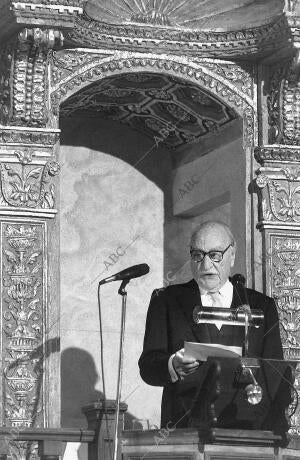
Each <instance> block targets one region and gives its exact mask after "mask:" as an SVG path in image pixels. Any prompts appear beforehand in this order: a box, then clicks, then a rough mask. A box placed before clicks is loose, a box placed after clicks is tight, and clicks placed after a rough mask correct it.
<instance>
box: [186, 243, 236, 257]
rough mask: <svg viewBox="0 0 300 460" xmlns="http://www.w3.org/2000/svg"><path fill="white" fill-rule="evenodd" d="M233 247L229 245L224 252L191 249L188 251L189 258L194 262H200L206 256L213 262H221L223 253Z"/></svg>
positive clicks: (231, 244)
mask: <svg viewBox="0 0 300 460" xmlns="http://www.w3.org/2000/svg"><path fill="white" fill-rule="evenodd" d="M230 246H233V243H230V244H229V246H227V248H226V249H224V251H209V252H205V251H201V250H200V249H192V248H191V250H190V254H191V258H192V260H193V261H194V262H202V261H203V260H204V257H205V256H208V257H209V258H210V259H211V260H212V261H213V262H221V260H223V256H224V254H225V252H226V251H227V250H228V249H229V248H230Z"/></svg>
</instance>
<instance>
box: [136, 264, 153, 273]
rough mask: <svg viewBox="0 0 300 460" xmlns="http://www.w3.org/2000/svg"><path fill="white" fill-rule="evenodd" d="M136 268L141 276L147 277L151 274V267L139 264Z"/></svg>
mask: <svg viewBox="0 0 300 460" xmlns="http://www.w3.org/2000/svg"><path fill="white" fill-rule="evenodd" d="M136 268H137V269H138V270H139V273H140V275H139V276H143V275H147V273H149V271H150V267H149V265H148V264H138V265H136Z"/></svg>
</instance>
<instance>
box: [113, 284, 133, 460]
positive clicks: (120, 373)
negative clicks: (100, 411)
mask: <svg viewBox="0 0 300 460" xmlns="http://www.w3.org/2000/svg"><path fill="white" fill-rule="evenodd" d="M129 281H130V279H124V280H123V281H122V283H121V286H120V288H119V290H118V294H120V295H121V296H122V319H121V334H120V349H119V367H118V383H117V398H116V400H117V407H116V418H115V436H114V439H115V443H114V460H117V456H118V439H119V434H118V431H119V429H118V428H119V413H120V400H121V389H122V377H123V348H124V332H125V318H126V302H127V292H126V291H125V287H126V286H127V284H128V283H129Z"/></svg>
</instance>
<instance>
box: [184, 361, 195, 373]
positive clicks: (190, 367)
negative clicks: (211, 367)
mask: <svg viewBox="0 0 300 460" xmlns="http://www.w3.org/2000/svg"><path fill="white" fill-rule="evenodd" d="M182 367H183V369H184V370H186V371H187V370H189V369H196V368H197V367H199V363H198V361H195V362H194V363H191V364H184V365H183V366H182Z"/></svg>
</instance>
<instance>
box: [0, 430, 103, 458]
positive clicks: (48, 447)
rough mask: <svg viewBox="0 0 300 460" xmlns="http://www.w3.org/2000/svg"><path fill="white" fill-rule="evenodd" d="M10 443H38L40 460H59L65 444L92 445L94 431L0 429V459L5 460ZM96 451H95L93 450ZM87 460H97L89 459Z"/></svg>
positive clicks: (94, 439) (94, 438)
mask: <svg viewBox="0 0 300 460" xmlns="http://www.w3.org/2000/svg"><path fill="white" fill-rule="evenodd" d="M11 441H15V442H16V441H28V442H37V443H38V454H39V456H40V458H41V460H59V458H60V457H61V456H62V455H63V451H64V447H65V443H66V442H82V443H89V444H91V445H93V444H94V443H95V442H96V436H95V431H94V430H80V429H72V428H70V429H64V428H22V429H21V430H20V431H17V430H15V429H12V428H3V427H2V428H0V459H1V460H6V459H7V457H8V455H9V453H10V449H9V443H10V442H11ZM94 450H96V449H94ZM89 460H97V457H95V459H89Z"/></svg>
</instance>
